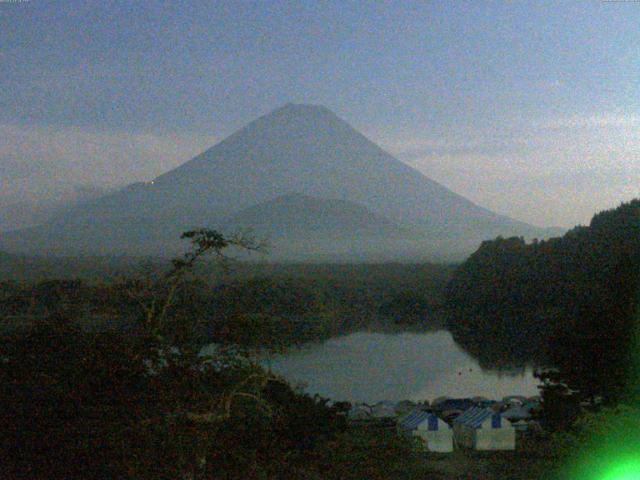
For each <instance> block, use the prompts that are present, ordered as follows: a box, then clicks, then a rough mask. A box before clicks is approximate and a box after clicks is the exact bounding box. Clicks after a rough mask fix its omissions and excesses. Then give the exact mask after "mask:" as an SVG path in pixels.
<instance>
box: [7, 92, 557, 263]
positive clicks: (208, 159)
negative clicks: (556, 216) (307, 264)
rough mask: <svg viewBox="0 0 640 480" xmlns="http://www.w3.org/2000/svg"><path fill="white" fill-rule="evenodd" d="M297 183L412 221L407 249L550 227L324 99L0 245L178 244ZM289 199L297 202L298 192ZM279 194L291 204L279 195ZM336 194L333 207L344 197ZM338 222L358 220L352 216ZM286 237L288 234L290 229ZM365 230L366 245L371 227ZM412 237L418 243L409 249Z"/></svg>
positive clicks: (142, 249)
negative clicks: (410, 156)
mask: <svg viewBox="0 0 640 480" xmlns="http://www.w3.org/2000/svg"><path fill="white" fill-rule="evenodd" d="M288 194H298V195H303V196H305V197H304V199H305V201H304V202H302V204H303V205H304V206H305V208H308V207H309V202H310V201H312V200H311V199H317V201H318V202H325V205H328V204H326V201H328V200H339V201H343V202H347V203H345V204H344V205H346V204H349V205H351V206H352V207H351V208H349V209H347V210H348V211H349V212H350V214H352V215H354V218H353V223H354V224H358V225H359V224H361V223H362V222H363V221H364V218H365V217H366V218H369V219H374V218H375V219H376V221H377V222H378V223H380V222H381V223H384V224H385V225H386V226H389V225H397V226H398V230H399V231H403V232H409V231H410V232H413V233H412V234H411V239H407V241H408V242H409V243H407V242H405V243H404V244H403V247H402V248H400V247H399V250H398V251H400V250H402V251H404V252H405V254H406V253H407V252H408V251H410V250H411V249H412V248H414V247H415V252H413V253H410V256H413V254H416V255H418V254H419V255H420V257H424V256H425V255H427V256H428V255H432V254H434V253H436V252H439V253H441V254H442V255H446V254H448V253H453V252H452V250H455V253H458V254H464V253H467V252H470V251H472V250H473V249H474V248H475V247H477V245H478V244H479V243H480V241H482V240H485V239H488V238H493V237H495V236H497V235H523V236H526V237H531V236H540V237H542V236H544V235H545V232H544V231H543V230H541V229H537V228H535V227H532V226H530V225H527V224H525V223H522V222H518V221H515V220H512V219H510V218H507V217H504V216H501V215H497V214H495V213H493V212H491V211H489V210H487V209H485V208H482V207H480V206H478V205H475V204H474V203H472V202H470V201H469V200H467V199H465V198H464V197H462V196H460V195H458V194H456V193H454V192H452V191H450V190H449V189H447V188H445V187H444V186H442V185H440V184H439V183H437V182H434V181H433V180H431V179H429V178H427V177H426V176H425V175H423V174H422V173H420V172H418V171H417V170H415V169H413V168H411V167H409V166H408V165H406V164H404V163H402V162H400V161H399V160H397V159H395V158H394V157H393V156H391V155H390V154H388V153H387V152H385V151H384V150H382V149H381V148H380V147H378V146H377V145H375V144H374V143H373V142H371V141H370V140H368V139H367V138H366V137H365V136H364V135H362V134H360V133H359V132H358V131H356V130H355V129H354V128H353V127H351V126H350V125H349V124H348V123H346V122H345V121H343V120H342V119H340V118H339V117H338V116H336V115H335V114H334V113H333V112H331V111H330V110H328V109H327V108H325V107H322V106H315V105H298V104H287V105H285V106H283V107H281V108H279V109H277V110H275V111H273V112H271V113H269V114H267V115H264V116H262V117H260V118H258V119H256V120H254V121H253V122H251V123H249V124H248V125H246V126H245V127H243V128H241V129H240V130H238V131H237V132H235V133H233V134H232V135H230V136H229V137H227V138H226V139H224V140H223V141H222V142H220V143H219V144H217V145H215V146H214V147H212V148H210V149H209V150H207V151H205V152H203V153H202V154H200V155H198V156H197V157H195V158H194V159H192V160H190V161H188V162H186V163H185V164H183V165H181V166H180V167H178V168H176V169H174V170H171V171H169V172H167V173H165V174H163V175H161V176H160V177H158V178H156V179H155V180H154V181H153V182H149V183H144V184H134V185H131V186H129V187H127V188H125V189H123V190H121V191H119V192H117V193H115V194H112V195H109V196H105V197H103V198H101V199H99V200H97V201H95V202H93V203H91V204H90V205H84V206H82V207H80V208H77V209H75V210H72V211H70V212H68V213H66V214H65V215H64V216H61V217H59V218H57V219H56V220H55V221H53V222H52V223H50V224H48V225H45V226H41V227H37V228H34V229H31V230H30V231H28V232H27V231H19V232H13V233H11V234H7V235H4V236H3V237H0V247H1V248H5V249H6V250H9V251H25V250H27V251H42V250H47V251H55V252H64V253H85V254H86V253H92V254H107V253H154V254H156V253H167V254H169V253H170V252H172V251H173V249H174V248H173V247H174V246H175V243H174V241H173V239H174V238H177V236H178V235H179V233H180V232H181V231H183V230H185V229H188V228H193V227H200V226H212V227H217V228H223V227H224V226H225V224H226V225H229V224H230V223H229V219H230V218H232V217H233V216H234V215H236V214H239V213H240V212H242V211H244V210H246V209H251V208H252V207H257V206H259V205H261V204H264V203H267V204H268V202H271V201H273V200H275V199H277V198H279V197H283V196H285V199H286V196H287V195H288ZM301 198H303V197H298V198H297V201H298V203H300V200H301ZM294 199H296V198H295V197H294ZM288 200H289V202H286V204H287V205H288V206H290V200H291V198H289V199H288ZM278 205H280V207H282V202H280V203H278ZM330 205H331V207H332V208H335V207H336V205H338V204H336V203H331V204H330ZM353 206H357V208H353ZM283 208H284V207H283ZM283 208H280V209H277V211H278V212H279V213H278V214H279V215H280V217H279V218H278V220H277V222H276V223H277V224H279V225H286V224H287V222H283V219H282V218H281V217H282V215H283V212H286V211H287V210H286V208H285V209H284V210H283ZM312 210H313V209H312ZM312 210H311V211H312ZM249 211H251V210H249ZM257 211H261V212H263V215H262V217H261V222H259V223H261V224H262V225H265V224H266V222H268V221H269V217H268V214H269V211H270V209H269V208H263V209H259V208H258V210H257ZM293 213H294V212H293V211H292V214H293ZM265 215H266V216H265ZM363 215H364V217H363ZM300 218H304V217H298V218H297V220H296V228H295V231H296V235H297V236H299V234H300V232H303V231H305V225H304V224H300ZM274 221H275V219H274ZM292 221H293V220H292ZM232 223H233V222H232ZM338 223H339V224H347V223H349V222H348V221H346V220H345V217H344V215H343V216H342V217H341V219H340V222H338ZM317 227H318V226H317V225H316V226H315V227H314V228H311V229H309V231H310V232H311V231H314V232H315V233H314V235H317V234H318V231H322V230H323V229H322V228H320V230H318V228H317ZM383 231H385V232H386V231H387V230H386V228H385V229H383ZM327 232H328V230H327ZM257 233H260V232H257ZM335 234H336V232H335V229H333V230H331V234H330V235H329V233H327V235H326V236H327V238H326V239H325V242H326V243H327V245H326V247H327V248H326V249H323V251H325V252H326V251H330V250H331V242H332V238H331V237H333V236H335ZM385 235H386V234H385ZM280 237H282V239H283V240H282V241H283V242H286V238H287V231H286V228H285V231H283V232H281V235H280ZM363 237H366V238H362V239H361V241H362V242H363V248H365V247H366V243H367V242H368V240H369V237H370V235H364V236H363ZM314 240H316V241H319V239H318V238H317V237H316V238H314ZM382 240H383V239H382V238H381V239H379V241H382ZM390 240H391V239H390ZM407 245H413V246H414V247H409V250H407V248H408V247H407ZM284 250H286V248H285V249H284ZM284 250H283V251H284ZM445 250H446V251H445ZM384 251H385V252H386V253H385V255H387V254H389V253H390V252H393V251H394V246H393V245H392V244H388V245H387V246H386V247H385V248H384ZM308 253H309V255H311V256H312V255H313V252H308ZM284 256H285V257H286V255H284ZM391 256H392V257H393V254H391ZM404 256H406V255H403V257H404Z"/></svg>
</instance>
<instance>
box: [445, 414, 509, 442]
mask: <svg viewBox="0 0 640 480" xmlns="http://www.w3.org/2000/svg"><path fill="white" fill-rule="evenodd" d="M453 435H454V439H455V443H456V445H458V446H459V447H462V448H470V449H474V450H515V448H516V431H515V429H514V428H513V426H512V425H511V422H509V421H508V420H507V419H506V418H504V417H503V416H502V414H500V413H496V412H494V411H493V410H491V409H490V408H481V407H473V408H470V409H469V410H467V411H466V412H464V413H463V414H462V415H460V416H459V417H457V418H456V419H455V420H454V421H453Z"/></svg>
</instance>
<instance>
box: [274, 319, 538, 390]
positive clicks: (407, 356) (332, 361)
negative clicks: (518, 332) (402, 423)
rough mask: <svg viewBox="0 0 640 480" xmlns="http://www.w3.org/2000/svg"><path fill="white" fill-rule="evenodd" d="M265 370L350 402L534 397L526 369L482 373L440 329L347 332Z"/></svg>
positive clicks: (534, 384) (533, 383) (277, 360)
mask: <svg viewBox="0 0 640 480" xmlns="http://www.w3.org/2000/svg"><path fill="white" fill-rule="evenodd" d="M265 366H269V367H270V368H271V369H272V370H273V371H274V372H276V373H279V374H281V375H282V376H284V377H285V378H286V379H288V380H289V381H290V382H292V383H293V384H294V385H295V384H300V383H302V384H304V389H305V390H306V391H307V392H309V393H311V394H314V393H317V394H319V395H321V396H323V397H327V398H330V399H332V400H350V401H352V402H353V401H359V402H369V403H371V402H376V401H379V400H393V401H398V400H404V399H409V400H414V401H416V400H425V399H426V400H430V401H431V400H433V399H434V398H436V397H439V396H442V395H447V396H449V397H473V396H476V395H481V396H484V397H487V398H490V399H501V398H502V397H504V396H506V395H525V396H531V395H537V394H538V393H539V392H538V389H537V385H538V380H537V379H535V378H534V377H533V371H532V369H531V368H526V369H522V370H520V371H510V372H495V371H487V370H482V369H481V368H480V367H479V365H478V362H476V361H475V360H474V359H473V358H472V357H471V356H470V355H468V354H467V353H465V352H464V351H463V350H462V349H461V348H460V347H459V346H458V345H457V344H456V343H455V342H454V340H453V338H452V336H451V334H450V333H449V332H447V331H444V330H441V331H437V332H420V333H415V332H403V333H371V332H358V333H353V334H350V335H346V336H343V337H337V338H333V339H331V340H328V341H326V342H324V343H322V344H313V345H307V346H304V347H302V348H300V349H296V350H293V351H291V352H289V353H288V354H287V355H285V356H279V357H274V358H272V359H270V360H267V361H265Z"/></svg>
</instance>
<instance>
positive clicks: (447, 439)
mask: <svg viewBox="0 0 640 480" xmlns="http://www.w3.org/2000/svg"><path fill="white" fill-rule="evenodd" d="M398 431H399V432H400V433H402V434H404V435H411V436H415V437H419V438H420V439H422V441H423V443H424V446H425V448H426V449H427V450H428V451H430V452H452V451H453V431H452V430H451V427H450V426H449V425H448V424H447V423H446V422H445V421H443V420H442V419H440V418H439V417H438V416H437V415H435V414H434V413H432V412H429V411H426V410H420V409H416V410H414V411H412V412H411V413H409V414H408V415H407V416H405V417H403V418H402V419H401V420H400V421H399V422H398Z"/></svg>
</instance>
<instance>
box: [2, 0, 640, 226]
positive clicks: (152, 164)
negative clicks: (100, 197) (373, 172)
mask: <svg viewBox="0 0 640 480" xmlns="http://www.w3.org/2000/svg"><path fill="white" fill-rule="evenodd" d="M363 3H365V2H345V1H340V2H275V1H273V2H240V1H233V2H204V1H203V2H198V1H194V2H166V1H165V2H159V1H149V0H145V1H114V2H109V1H93V2H80V1H65V2H62V1H59V2H47V1H39V0H29V1H21V2H15V1H13V2H6V1H5V2H0V162H5V164H6V165H16V171H22V172H24V171H25V168H26V167H25V166H24V165H23V164H24V163H29V164H30V165H36V166H37V167H34V168H35V169H36V173H32V174H31V175H26V176H25V175H22V176H21V177H20V178H18V179H15V178H12V179H11V180H9V176H7V175H5V180H4V182H3V180H2V179H0V187H2V188H3V190H4V192H5V195H6V196H13V197H15V198H18V197H21V196H22V197H24V196H25V195H26V196H28V195H42V194H44V193H47V192H48V193H54V192H56V191H57V190H56V188H58V185H61V184H64V183H65V182H76V183H82V182H85V183H111V184H119V183H126V182H128V181H134V180H140V179H145V178H149V177H153V176H155V175H157V174H159V173H161V172H162V171H164V170H166V169H168V168H171V167H173V166H175V165H177V164H179V163H182V162H184V161H186V160H188V159H189V158H190V157H191V156H193V155H195V154H196V153H198V152H199V151H200V150H202V149H203V148H205V147H207V146H209V145H210V144H211V142H215V141H217V140H219V139H221V138H223V137H224V136H226V135H228V134H229V133H231V132H233V131H234V130H235V129H237V128H238V127H240V126H242V125H243V124H245V123H247V122H248V121H250V120H252V119H253V118H255V117H256V116H258V115H261V114H264V113H266V112H268V111H270V110H272V109H274V108H277V107H278V106H280V105H282V104H283V103H286V102H288V101H293V102H305V103H319V104H323V105H325V106H327V107H329V108H330V109H332V110H333V111H334V112H336V113H337V114H338V115H340V116H341V117H343V118H344V119H345V120H347V121H349V122H350V123H351V124H352V125H354V126H355V127H356V128H358V129H360V130H361V131H363V132H364V133H365V134H366V135H367V136H369V137H370V138H371V139H372V140H374V141H376V142H377V143H379V144H381V145H382V146H383V147H385V148H386V149H387V150H389V151H390V152H391V153H393V154H395V155H396V156H397V157H398V158H400V159H401V160H403V161H406V162H407V163H409V164H411V165H412V166H414V167H416V168H418V169H419V170H421V171H422V172H424V173H425V174H426V175H428V176H430V177H432V178H434V179H435V180H438V181H440V182H441V183H443V184H444V185H446V186H448V187H450V188H452V189H453V190H455V191H457V192H459V193H461V194H463V195H465V196H467V197H469V198H471V199H472V200H474V201H476V202H478V203H481V204H483V205H485V206H487V207H489V208H492V209H494V210H496V211H499V212H501V213H506V214H509V215H511V216H514V217H516V218H519V219H522V220H526V221H530V222H533V223H537V224H540V225H565V226H568V225H573V224H575V223H584V222H586V221H588V219H589V218H590V216H591V214H592V213H593V212H595V211H596V210H598V209H602V208H607V207H611V206H615V205H616V204H617V203H619V202H620V201H622V200H627V199H629V198H632V197H634V196H638V195H640V187H639V186H640V181H639V180H640V139H639V137H640V135H639V134H638V133H639V132H640V3H638V2H631V1H629V2H620V1H618V2H598V1H576V2H572V1H568V0H563V1H557V2H552V1H531V2H526V1H523V2H491V1H487V2H484V1H483V2H475V1H473V2H472V1H467V2H464V1H455V2H454V1H433V2H427V1H423V2H416V3H410V2H366V5H363ZM52 144H53V145H54V147H55V148H49V147H50V146H51V145H52ZM21 164H22V165H21ZM17 167H22V168H17ZM26 170H27V171H28V170H29V168H26ZM32 170H33V168H32ZM4 171H12V170H11V169H10V168H4V169H0V172H4ZM45 180H46V181H45ZM56 182H57V183H56ZM6 192H8V193H6ZM43 192H44V193H43Z"/></svg>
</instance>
